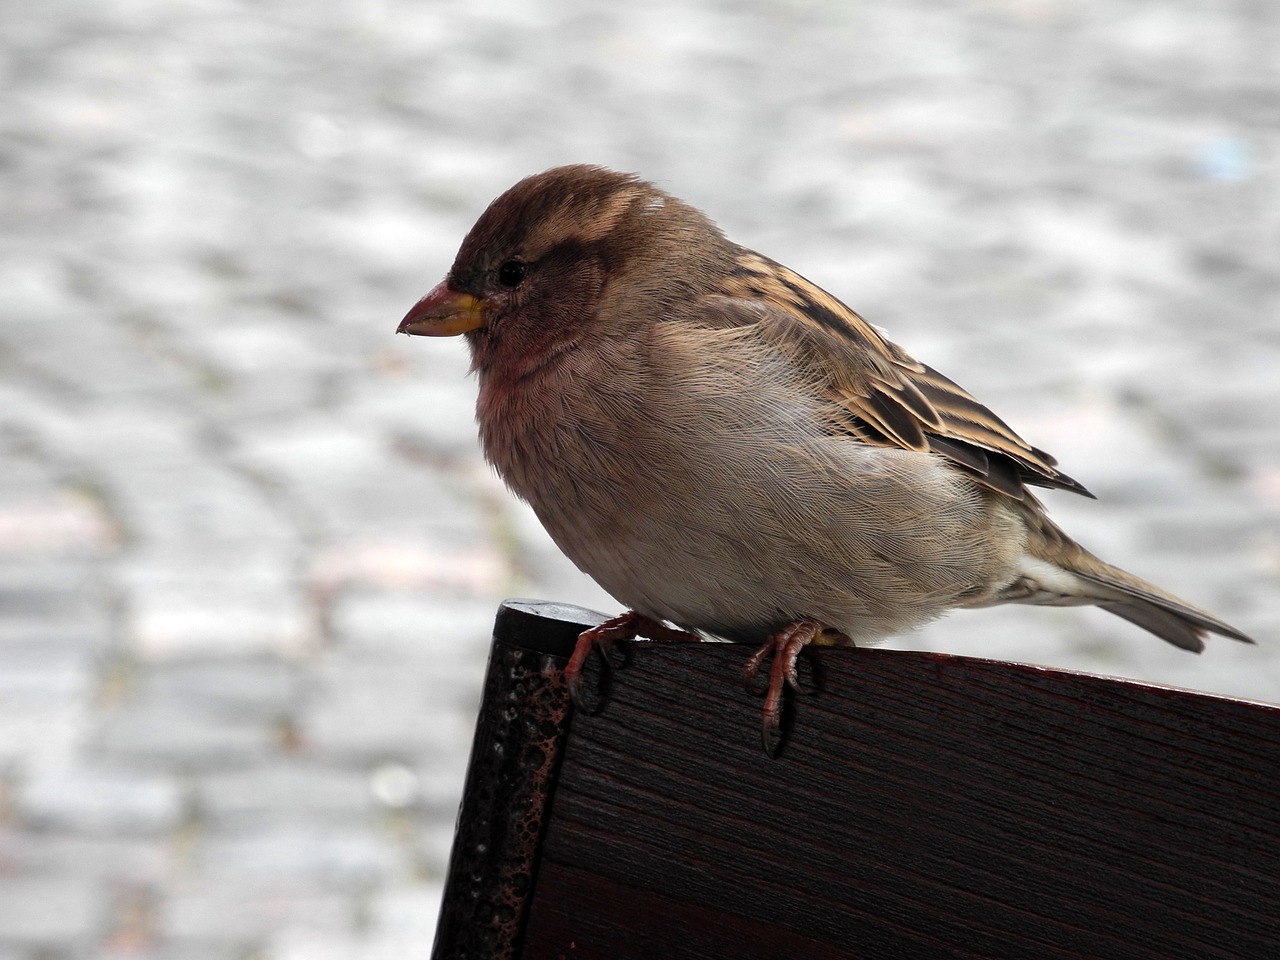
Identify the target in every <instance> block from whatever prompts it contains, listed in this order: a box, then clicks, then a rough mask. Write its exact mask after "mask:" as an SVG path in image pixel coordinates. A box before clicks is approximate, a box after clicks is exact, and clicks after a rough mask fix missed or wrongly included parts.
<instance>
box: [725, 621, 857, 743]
mask: <svg viewBox="0 0 1280 960" xmlns="http://www.w3.org/2000/svg"><path fill="white" fill-rule="evenodd" d="M829 634H830V635H831V636H833V637H837V638H844V639H845V640H848V638H847V637H845V635H844V634H843V633H841V632H840V631H838V630H834V631H829V628H825V627H823V625H822V624H821V623H819V622H818V621H817V620H797V621H795V622H794V623H791V624H788V625H787V626H785V627H783V628H782V629H781V630H779V631H777V632H776V633H774V634H773V635H772V636H771V637H769V639H768V640H766V641H765V642H764V643H763V644H761V646H760V647H759V648H758V649H757V650H756V651H755V652H754V653H752V654H751V656H750V657H748V658H747V661H746V663H744V664H743V666H742V679H743V683H744V685H745V686H746V688H747V691H748V692H749V693H756V692H757V691H758V690H759V687H760V685H759V684H758V683H757V682H756V680H757V678H758V677H759V675H760V672H761V668H762V667H763V666H764V661H765V660H766V659H768V658H769V657H772V658H773V659H772V662H771V663H770V665H769V679H768V684H767V686H765V688H764V718H763V725H762V727H761V739H762V742H763V744H764V752H765V754H766V755H768V756H769V757H770V758H773V757H776V756H777V755H778V752H779V750H780V749H781V746H782V740H783V734H782V710H783V707H784V706H785V699H784V696H783V695H784V693H785V691H786V688H787V687H790V688H791V689H792V690H794V691H795V692H796V693H797V694H799V695H805V694H808V693H810V692H812V691H813V689H814V687H813V685H812V684H801V682H800V675H799V672H798V666H797V664H798V662H799V659H800V652H801V651H802V650H804V648H805V647H806V646H807V645H808V644H810V643H813V642H814V641H815V640H818V638H820V637H821V638H823V639H825V638H826V637H827V636H828V635H829ZM818 642H820V643H821V642H823V640H818ZM827 642H830V641H827Z"/></svg>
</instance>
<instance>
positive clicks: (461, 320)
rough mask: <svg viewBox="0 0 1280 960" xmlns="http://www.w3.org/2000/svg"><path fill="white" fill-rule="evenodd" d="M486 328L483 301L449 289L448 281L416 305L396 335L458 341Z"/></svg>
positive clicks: (439, 285)
mask: <svg viewBox="0 0 1280 960" xmlns="http://www.w3.org/2000/svg"><path fill="white" fill-rule="evenodd" d="M484 324H485V318H484V301H483V300H481V299H479V298H478V297H473V296H472V295H471V294H469V293H459V292H458V291H456V290H450V289H449V282H448V281H447V280H445V281H443V282H441V283H440V284H438V285H437V286H436V288H435V289H434V290H432V291H431V292H430V293H428V294H427V295H426V296H425V297H423V298H422V299H421V300H419V301H418V302H417V303H415V304H414V305H413V308H412V309H411V310H410V311H409V312H408V313H406V314H405V315H404V319H403V320H401V321H400V326H398V327H396V333H407V334H409V335H410V336H414V337H456V336H457V335H458V334H460V333H466V332H467V331H468V330H477V329H479V328H480V327H483V326H484Z"/></svg>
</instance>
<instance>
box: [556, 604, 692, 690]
mask: <svg viewBox="0 0 1280 960" xmlns="http://www.w3.org/2000/svg"><path fill="white" fill-rule="evenodd" d="M636 637H646V638H647V639H649V640H657V641H659V642H662V643H698V642H699V641H700V640H701V638H700V637H699V636H698V635H697V634H694V633H686V632H685V631H684V630H675V629H672V628H671V627H668V626H667V625H666V624H664V623H661V622H659V621H657V620H654V619H653V618H652V617H646V616H645V615H644V614H642V613H636V612H635V611H634V610H628V611H627V612H626V613H624V614H622V615H621V616H618V617H613V618H612V619H610V620H606V621H605V622H604V623H602V624H599V625H598V626H595V627H592V628H591V629H590V630H584V631H582V633H580V634H578V642H577V644H576V645H575V646H574V648H573V655H572V656H570V657H569V662H568V663H567V664H566V665H565V668H564V682H565V685H566V686H567V687H568V688H569V696H570V697H572V698H573V702H574V705H575V706H576V707H577V708H578V709H579V710H583V711H585V712H586V713H595V712H596V711H597V710H599V709H600V703H601V700H602V697H601V695H600V689H599V687H598V686H597V687H595V688H594V689H593V688H592V685H591V684H588V683H585V682H584V679H583V676H582V672H583V668H584V667H585V666H586V663H587V657H589V656H590V655H591V651H592V650H596V649H598V650H599V651H600V658H601V660H602V661H603V662H604V664H605V665H606V666H608V667H612V668H614V669H619V668H621V667H624V666H626V662H627V658H626V654H625V653H623V651H622V649H621V648H620V647H619V646H618V643H617V642H618V641H619V640H634V639H635V638H636Z"/></svg>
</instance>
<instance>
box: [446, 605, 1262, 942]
mask: <svg viewBox="0 0 1280 960" xmlns="http://www.w3.org/2000/svg"><path fill="white" fill-rule="evenodd" d="M599 619H601V618H600V617H599V616H598V615H596V614H591V613H589V612H588V611H584V610H581V609H578V608H572V607H563V606H558V605H554V604H542V603H533V602H527V601H509V602H508V603H506V604H504V605H503V606H502V608H501V609H500V610H499V613H498V618H497V625H496V629H495V635H494V641H493V650H492V656H491V660H490V664H489V672H488V677H487V679H486V683H485V691H484V701H483V705H482V707H481V711H480V717H479V722H478V724H477V728H476V736H475V745H474V748H473V753H472V759H471V767H470V770H469V773H468V778H467V784H466V791H465V795H464V797H463V800H462V808H461V812H460V816H459V821H458V828H457V834H456V837H455V842H454V849H453V855H452V860H451V863H450V868H449V874H448V878H447V881H446V887H445V897H444V903H443V907H442V910H441V916H440V925H439V928H438V931H437V936H436V943H435V948H434V952H433V957H434V958H435V960H460V958H472V960H496V958H516V957H519V958H539V960H541V958H581V960H588V958H592V960H594V958H601V960H629V958H661V960H680V958H698V960H724V958H735V960H737V958H745V960H752V958H769V960H778V958H792V957H794V958H806V960H827V958H852V957H858V958H885V960H902V958H912V957H925V958H940V957H1008V958H1017V960H1028V958H1034V960H1041V958H1068V957H1070V958H1082V957H1105V958H1126V957H1146V958H1160V960H1170V958H1181V957H1186V958H1196V960H1203V958H1228V957H1256V958H1277V957H1280V708H1277V707H1272V706H1267V705H1263V704H1257V703H1249V702H1243V701H1238V700H1232V699H1227V698H1222V697H1214V696H1206V695H1201V694H1196V693H1190V692H1186V691H1181V690H1172V689H1166V688H1162V687H1153V686H1148V685H1144V684H1139V683H1132V682H1128V681H1120V680H1113V679H1107V678H1103V677H1095V676H1088V675H1082V674H1075V673H1064V672H1061V671H1056V670H1048V669H1041V668H1037V667H1030V666H1021V665H1017V664H1010V663H1001V662H994V661H989V660H979V659H974V658H969V657H954V656H944V655H939V654H927V653H903V652H898V651H891V650H873V649H844V650H840V649H834V648H829V647H828V648H822V649H812V650H809V651H807V652H806V654H805V660H806V661H807V662H808V663H809V665H810V668H809V669H810V671H811V672H812V673H814V674H816V675H817V677H816V678H817V682H818V685H819V690H818V692H816V693H815V694H813V695H811V696H808V697H803V698H797V697H792V698H790V701H791V704H792V706H791V707H790V708H789V713H790V716H789V717H788V726H787V739H786V742H785V746H784V748H783V753H782V756H781V757H780V758H779V759H777V760H769V759H767V758H766V757H765V755H764V753H763V752H762V750H761V747H760V740H759V727H760V700H759V699H758V698H757V697H754V696H752V695H750V694H748V693H747V692H746V691H745V690H743V688H742V686H741V683H740V681H739V674H740V669H741V665H742V661H743V658H744V656H745V650H744V648H743V647H740V646H734V645H729V644H710V643H708V644H680V645H667V644H655V643H644V642H636V643H633V644H630V645H628V649H629V651H630V655H631V656H630V660H631V662H630V664H629V665H628V666H627V667H626V668H625V669H623V670H619V671H614V672H613V673H612V674H611V675H610V677H609V683H608V687H607V693H606V697H607V699H606V701H605V704H604V708H603V709H602V710H601V711H600V712H599V713H598V714H596V715H586V714H582V713H575V712H574V711H573V709H572V708H571V706H570V704H569V701H568V697H567V695H566V692H565V689H564V683H563V676H562V669H563V666H564V663H565V660H566V659H567V657H568V654H569V652H570V650H571V649H572V646H573V641H574V639H575V638H576V636H577V634H578V632H579V631H580V630H581V629H583V627H584V626H585V625H589V624H592V623H595V622H598V620H599Z"/></svg>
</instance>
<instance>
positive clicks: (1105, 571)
mask: <svg viewBox="0 0 1280 960" xmlns="http://www.w3.org/2000/svg"><path fill="white" fill-rule="evenodd" d="M1094 564H1096V565H1097V566H1096V568H1095V567H1094V566H1093V565H1092V564H1091V565H1090V567H1089V569H1086V570H1080V569H1076V570H1073V571H1072V573H1074V574H1075V575H1076V576H1077V577H1079V578H1080V579H1081V580H1083V581H1085V583H1087V584H1090V585H1092V586H1095V587H1098V588H1099V592H1100V593H1103V594H1107V595H1111V596H1113V597H1114V599H1109V598H1108V599H1103V598H1099V599H1098V600H1095V601H1094V603H1095V604H1096V605H1097V606H1099V607H1101V608H1102V609H1103V610H1105V611H1107V613H1114V614H1115V615H1116V616H1117V617H1121V618H1123V619H1125V620H1128V621H1129V622H1130V623H1136V624H1137V625H1138V626H1140V627H1142V628H1143V629H1144V630H1149V631H1151V632H1152V633H1154V634H1155V635H1156V636H1157V637H1159V638H1160V639H1162V640H1167V641H1169V643H1172V644H1173V645H1174V646H1175V647H1181V648H1182V649H1183V650H1191V651H1192V652H1194V653H1199V652H1200V651H1201V650H1203V649H1204V638H1205V634H1207V633H1216V634H1219V635H1220V636H1223V637H1230V638H1231V639H1232V640H1239V641H1241V642H1242V643H1253V642H1254V641H1253V639H1252V638H1251V637H1249V636H1248V635H1247V634H1244V633H1241V632H1240V631H1239V630H1237V629H1236V628H1235V627H1233V626H1231V625H1230V624H1229V623H1224V622H1223V621H1222V620H1219V619H1218V618H1217V617H1215V616H1213V615H1212V614H1210V613H1208V612H1206V611H1204V610H1201V609H1200V608H1199V607H1195V606H1192V605H1191V604H1189V603H1187V602H1186V601H1185V600H1181V599H1179V598H1178V597H1175V596H1174V595H1173V594H1171V593H1166V592H1165V591H1164V590H1161V589H1160V588H1159V587H1157V586H1155V585H1153V584H1150V583H1147V582H1146V581H1145V580H1140V579H1139V578H1138V577H1135V576H1134V575H1133V574H1131V573H1126V572H1125V571H1124V570H1121V569H1119V568H1118V567H1113V566H1111V565H1110V564H1107V563H1103V562H1102V561H1100V560H1097V559H1096V558H1094Z"/></svg>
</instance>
